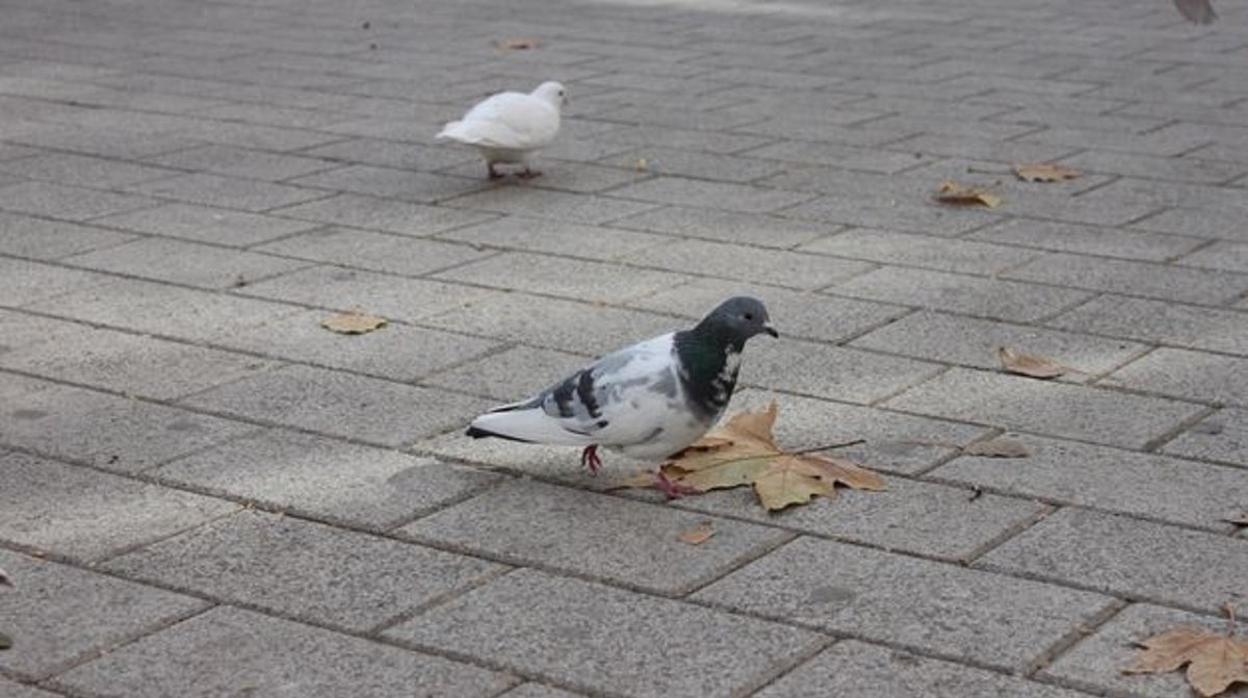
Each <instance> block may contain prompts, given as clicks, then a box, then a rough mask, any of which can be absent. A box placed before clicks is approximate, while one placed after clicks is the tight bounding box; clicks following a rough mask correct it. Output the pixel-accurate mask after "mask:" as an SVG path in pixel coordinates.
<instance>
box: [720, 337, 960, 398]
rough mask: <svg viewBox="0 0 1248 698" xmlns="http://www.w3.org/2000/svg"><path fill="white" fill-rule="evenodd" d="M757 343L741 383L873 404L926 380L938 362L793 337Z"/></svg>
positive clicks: (744, 366) (749, 352)
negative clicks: (857, 349) (930, 362)
mask: <svg viewBox="0 0 1248 698" xmlns="http://www.w3.org/2000/svg"><path fill="white" fill-rule="evenodd" d="M767 339H768V338H764V339H763V340H762V341H757V340H756V341H755V342H754V343H753V345H754V346H752V347H751V348H750V349H749V350H747V351H746V353H745V361H744V363H743V364H742V369H741V375H740V378H739V380H740V382H741V383H743V384H746V385H753V386H760V387H765V388H772V389H776V390H785V391H792V392H795V393H801V394H804V395H811V396H815V397H823V398H829V399H835V400H841V401H845V402H858V403H871V402H874V401H876V400H880V399H883V398H886V397H888V396H889V395H893V394H895V393H897V392H899V391H901V390H904V389H905V388H907V387H909V386H911V385H915V384H917V383H920V382H922V381H924V380H927V379H929V378H931V377H933V376H935V375H936V374H937V373H939V372H940V370H941V367H940V366H937V365H935V364H929V363H924V362H918V361H912V360H910V359H903V358H899V357H893V356H883V355H880V354H873V353H867V352H862V351H856V350H853V349H845V348H842V347H833V346H828V345H826V344H815V343H813V342H803V341H797V340H789V339H783V338H782V339H779V340H776V341H767Z"/></svg>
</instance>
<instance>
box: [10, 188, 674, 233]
mask: <svg viewBox="0 0 1248 698" xmlns="http://www.w3.org/2000/svg"><path fill="white" fill-rule="evenodd" d="M0 192H3V190H0ZM447 205H448V206H453V207H454V208H457V209H473V210H476V211H492V212H495V213H509V214H512V215H516V216H527V217H530V218H553V219H555V220H562V221H568V222H571V223H586V224H591V225H592V224H596V223H605V222H607V221H612V220H615V219H617V218H623V217H625V216H630V215H633V214H635V213H641V212H642V211H648V210H650V209H652V208H655V206H654V204H645V203H639V202H635V201H621V200H618V199H613V198H607V197H603V196H592V195H588V194H572V193H568V192H559V191H550V190H545V189H541V190H538V189H523V188H520V187H498V188H496V189H490V190H488V191H483V192H479V193H476V194H469V195H467V196H461V197H458V198H456V199H454V200H452V201H450V202H448V203H447Z"/></svg>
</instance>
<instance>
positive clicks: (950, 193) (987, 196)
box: [936, 181, 1001, 208]
mask: <svg viewBox="0 0 1248 698" xmlns="http://www.w3.org/2000/svg"><path fill="white" fill-rule="evenodd" d="M936 200H937V201H939V202H941V203H942V204H950V205H952V206H985V207H987V208H996V207H998V206H1000V205H1001V197H999V196H997V195H996V194H993V193H992V192H990V191H988V190H986V189H977V188H975V187H968V186H965V185H962V184H958V183H957V182H952V181H951V182H944V183H942V184H941V185H940V189H938V190H936Z"/></svg>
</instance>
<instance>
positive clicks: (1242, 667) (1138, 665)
mask: <svg viewBox="0 0 1248 698" xmlns="http://www.w3.org/2000/svg"><path fill="white" fill-rule="evenodd" d="M1138 644H1139V645H1140V646H1141V647H1143V648H1144V653H1143V654H1142V655H1140V657H1139V658H1138V659H1137V660H1136V662H1135V664H1134V665H1132V666H1130V667H1128V668H1127V669H1124V670H1123V673H1125V674H1157V673H1165V672H1170V671H1175V670H1177V669H1180V668H1181V667H1182V666H1183V665H1184V664H1186V665H1187V673H1186V676H1187V682H1188V683H1189V684H1191V686H1192V688H1194V689H1196V692H1197V693H1200V695H1202V696H1205V697H1206V698H1210V697H1211V696H1216V695H1218V694H1220V693H1223V692H1225V691H1226V690H1227V689H1228V688H1230V687H1231V684H1233V683H1235V682H1237V681H1238V682H1241V683H1248V640H1244V639H1242V638H1237V637H1234V636H1233V635H1221V634H1218V633H1214V632H1212V631H1209V630H1205V629H1203V628H1176V629H1174V630H1168V631H1166V632H1164V633H1161V634H1160V635H1154V636H1153V637H1150V638H1148V639H1147V640H1144V641H1143V642H1140V643H1138Z"/></svg>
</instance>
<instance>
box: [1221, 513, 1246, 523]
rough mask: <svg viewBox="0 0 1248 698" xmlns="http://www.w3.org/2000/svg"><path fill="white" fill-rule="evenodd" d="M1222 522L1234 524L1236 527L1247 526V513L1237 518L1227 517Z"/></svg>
mask: <svg viewBox="0 0 1248 698" xmlns="http://www.w3.org/2000/svg"><path fill="white" fill-rule="evenodd" d="M1222 520H1223V521H1225V522H1227V523H1232V524H1235V525H1236V526H1248V511H1245V512H1244V513H1242V514H1239V515H1237V516H1228V517H1226V518H1225V519H1222Z"/></svg>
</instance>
